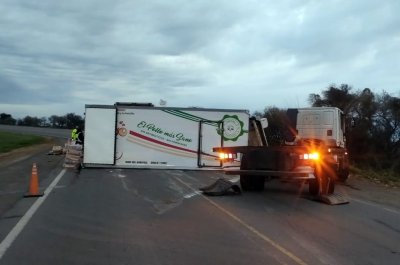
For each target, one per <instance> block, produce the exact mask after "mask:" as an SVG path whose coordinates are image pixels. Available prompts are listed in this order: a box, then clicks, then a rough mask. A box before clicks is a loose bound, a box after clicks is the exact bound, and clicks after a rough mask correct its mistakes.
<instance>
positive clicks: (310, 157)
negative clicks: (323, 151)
mask: <svg viewBox="0 0 400 265" xmlns="http://www.w3.org/2000/svg"><path fill="white" fill-rule="evenodd" d="M300 159H304V160H318V159H319V153H317V152H314V153H309V154H302V155H300Z"/></svg>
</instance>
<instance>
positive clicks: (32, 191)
mask: <svg viewBox="0 0 400 265" xmlns="http://www.w3.org/2000/svg"><path fill="white" fill-rule="evenodd" d="M43 194H44V193H43V192H42V193H41V192H39V176H38V171H37V167H36V163H33V166H32V174H31V180H30V184H29V191H28V193H26V194H25V195H24V197H40V196H43Z"/></svg>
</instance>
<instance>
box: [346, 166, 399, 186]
mask: <svg viewBox="0 0 400 265" xmlns="http://www.w3.org/2000/svg"><path fill="white" fill-rule="evenodd" d="M350 172H351V173H352V174H355V175H357V176H362V177H364V178H366V179H369V180H372V181H374V182H376V183H382V184H385V185H388V186H393V187H400V172H395V171H394V170H390V169H381V170H377V169H371V168H368V167H359V166H354V165H353V166H350Z"/></svg>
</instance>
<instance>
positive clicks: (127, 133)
mask: <svg viewBox="0 0 400 265" xmlns="http://www.w3.org/2000/svg"><path fill="white" fill-rule="evenodd" d="M222 120H223V121H224V123H223V124H224V135H223V136H222V135H221V129H220V127H219V126H221V125H219V124H218V123H217V122H216V121H222ZM248 120H249V114H248V113H247V112H245V111H236V112H234V111H229V110H226V111H221V110H205V109H176V108H123V107H119V109H118V113H117V131H118V136H117V146H116V166H123V167H144V168H157V167H171V168H193V169H196V168H199V167H205V166H220V162H219V161H218V160H217V159H216V158H217V154H216V153H213V152H212V148H213V147H217V146H221V140H222V139H223V143H222V145H223V146H234V145H247V142H248V131H247V130H248ZM212 121H214V122H212ZM200 124H201V126H200Z"/></svg>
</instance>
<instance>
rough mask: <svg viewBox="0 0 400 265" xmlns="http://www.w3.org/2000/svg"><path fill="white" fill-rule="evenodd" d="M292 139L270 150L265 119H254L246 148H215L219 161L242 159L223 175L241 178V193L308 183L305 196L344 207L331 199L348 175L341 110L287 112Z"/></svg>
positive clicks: (336, 199) (331, 108) (226, 169)
mask: <svg viewBox="0 0 400 265" xmlns="http://www.w3.org/2000/svg"><path fill="white" fill-rule="evenodd" d="M287 116H288V121H289V122H288V123H289V124H288V130H289V131H290V132H291V136H292V137H289V138H291V139H286V141H285V142H284V143H283V144H282V145H279V146H270V145H269V144H268V142H267V137H266V134H265V129H266V128H267V126H268V121H267V120H266V119H265V118H262V119H259V118H254V117H252V118H251V119H250V122H249V125H250V127H249V143H248V145H247V146H230V147H214V148H213V151H214V152H218V153H219V159H220V161H221V163H231V162H232V161H240V168H239V169H238V168H230V167H226V168H225V169H224V171H225V173H226V174H229V175H240V185H241V188H242V190H244V191H262V190H264V186H265V182H266V180H271V179H275V178H278V179H286V180H292V181H302V182H306V183H308V185H309V189H308V191H309V193H310V194H311V195H312V196H314V197H316V198H318V199H320V200H322V201H325V202H327V203H329V204H339V203H344V202H343V200H342V201H341V200H340V199H338V198H335V199H333V197H334V191H335V183H336V182H338V181H342V182H343V181H346V179H347V178H348V175H349V163H348V153H347V150H346V147H345V136H344V133H345V126H344V125H345V123H344V117H343V112H342V111H341V110H340V109H338V108H334V107H313V108H298V109H288V110H287Z"/></svg>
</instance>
